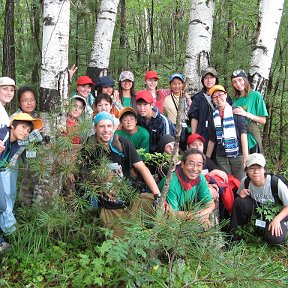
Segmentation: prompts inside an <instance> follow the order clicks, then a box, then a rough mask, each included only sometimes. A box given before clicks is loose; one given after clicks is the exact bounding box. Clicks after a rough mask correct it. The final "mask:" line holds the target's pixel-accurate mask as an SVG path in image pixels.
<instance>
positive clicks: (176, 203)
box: [158, 172, 213, 212]
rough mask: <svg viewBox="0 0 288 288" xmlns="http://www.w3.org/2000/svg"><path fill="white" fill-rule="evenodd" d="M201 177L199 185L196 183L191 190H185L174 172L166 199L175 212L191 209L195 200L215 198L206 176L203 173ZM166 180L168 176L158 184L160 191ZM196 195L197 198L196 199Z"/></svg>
mask: <svg viewBox="0 0 288 288" xmlns="http://www.w3.org/2000/svg"><path fill="white" fill-rule="evenodd" d="M199 177H200V181H199V183H198V184H197V185H194V186H193V187H192V188H191V189H190V190H184V189H183V187H182V186H181V183H180V181H179V180H178V176H177V174H176V172H173V175H172V180H171V182H170V186H169V190H168V193H167V197H166V201H167V203H168V204H169V205H170V206H171V207H172V209H173V210H174V211H175V212H177V211H189V210H191V207H193V205H194V203H195V200H196V202H200V201H201V202H202V203H207V202H209V201H211V200H212V199H213V198H212V196H211V193H210V191H209V188H208V185H207V181H206V179H205V177H204V176H203V175H202V174H200V176H199ZM165 180H166V177H165V178H163V179H162V181H161V182H160V183H159V185H158V187H159V189H160V191H161V190H162V189H163V186H164V183H165ZM195 197H197V198H196V199H195Z"/></svg>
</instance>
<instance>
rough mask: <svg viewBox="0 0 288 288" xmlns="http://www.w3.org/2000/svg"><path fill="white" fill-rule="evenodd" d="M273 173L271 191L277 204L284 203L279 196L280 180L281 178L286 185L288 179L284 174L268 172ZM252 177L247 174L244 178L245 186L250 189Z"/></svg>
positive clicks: (287, 184)
mask: <svg viewBox="0 0 288 288" xmlns="http://www.w3.org/2000/svg"><path fill="white" fill-rule="evenodd" d="M268 175H271V192H272V195H273V198H274V201H275V203H276V204H277V205H283V203H282V201H281V199H280V198H279V196H278V180H279V179H280V180H281V181H282V182H283V183H284V184H285V185H286V186H288V181H287V180H286V179H285V177H284V176H283V175H274V174H273V173H268ZM250 181H251V179H250V178H249V177H248V176H247V178H246V179H245V180H244V188H245V189H248V186H249V183H250Z"/></svg>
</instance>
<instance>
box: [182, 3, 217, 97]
mask: <svg viewBox="0 0 288 288" xmlns="http://www.w3.org/2000/svg"><path fill="white" fill-rule="evenodd" d="M213 14H214V0H207V1H203V0H191V6H190V22H189V29H188V40H187V48H186V55H185V66H184V73H185V76H186V78H188V79H189V83H190V84H189V88H188V92H189V94H190V93H192V95H193V94H195V93H196V92H198V91H199V90H200V88H201V71H202V70H203V69H205V68H207V67H208V66H210V63H209V62H210V51H211V41H212V30H213Z"/></svg>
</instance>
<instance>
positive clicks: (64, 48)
mask: <svg viewBox="0 0 288 288" xmlns="http://www.w3.org/2000/svg"><path fill="white" fill-rule="evenodd" d="M69 21H70V1H69V0H44V1H43V40H42V41H43V43H42V65H41V84H40V96H41V97H40V110H41V111H44V112H50V111H52V112H55V111H56V110H57V108H59V106H60V107H61V106H62V104H63V103H64V100H65V99H67V96H68V45H69Z"/></svg>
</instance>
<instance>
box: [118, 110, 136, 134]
mask: <svg viewBox="0 0 288 288" xmlns="http://www.w3.org/2000/svg"><path fill="white" fill-rule="evenodd" d="M121 124H122V127H123V128H124V129H125V130H127V131H134V130H135V129H136V124H137V120H136V117H135V116H134V115H132V114H127V115H125V114H124V116H123V117H122V119H121Z"/></svg>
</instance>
